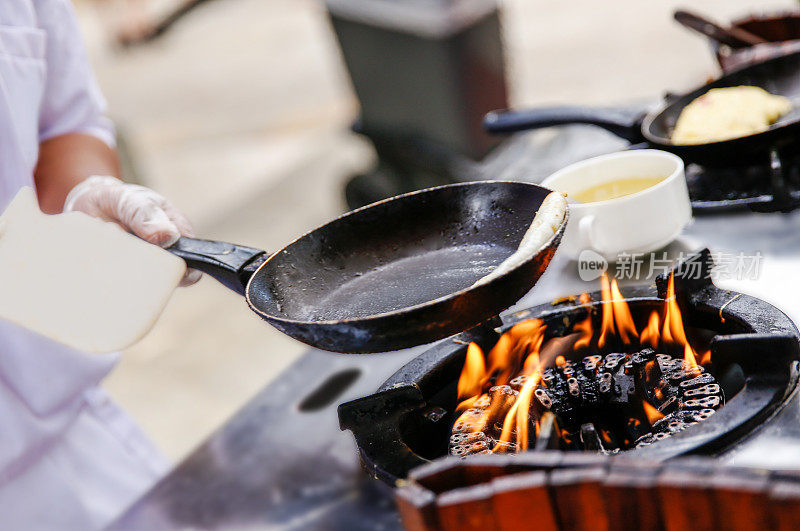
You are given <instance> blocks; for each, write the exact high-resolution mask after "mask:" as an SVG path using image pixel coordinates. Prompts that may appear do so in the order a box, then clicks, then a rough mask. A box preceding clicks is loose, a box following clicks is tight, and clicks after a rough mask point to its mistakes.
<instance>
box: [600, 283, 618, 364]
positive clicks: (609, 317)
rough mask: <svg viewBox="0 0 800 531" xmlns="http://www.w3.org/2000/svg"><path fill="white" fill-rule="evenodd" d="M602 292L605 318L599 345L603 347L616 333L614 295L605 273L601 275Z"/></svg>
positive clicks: (602, 323) (601, 325)
mask: <svg viewBox="0 0 800 531" xmlns="http://www.w3.org/2000/svg"><path fill="white" fill-rule="evenodd" d="M600 292H601V293H602V295H603V319H602V321H601V322H600V337H599V338H598V340H597V346H598V347H600V348H601V349H602V348H604V347H605V346H606V344H607V343H608V338H609V337H610V336H613V335H614V308H613V303H612V302H611V301H612V300H613V297H612V296H611V286H609V284H608V277H607V276H606V274H605V273H603V275H602V276H601V277H600Z"/></svg>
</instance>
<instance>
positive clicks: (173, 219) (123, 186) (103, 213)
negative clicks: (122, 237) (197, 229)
mask: <svg viewBox="0 0 800 531" xmlns="http://www.w3.org/2000/svg"><path fill="white" fill-rule="evenodd" d="M71 211H77V212H83V213H85V214H88V215H90V216H93V217H96V218H99V219H102V220H104V221H112V222H114V223H116V224H118V225H120V226H121V227H122V228H123V229H125V230H127V231H129V232H132V233H134V234H135V235H136V236H138V237H140V238H142V239H143V240H146V241H148V242H150V243H152V244H155V245H158V246H160V247H169V246H170V245H172V244H173V243H175V242H176V241H178V238H180V237H181V236H194V231H193V230H192V225H191V224H190V223H189V220H188V219H186V216H184V215H183V214H182V213H181V212H180V211H179V210H178V209H177V208H175V207H174V206H173V205H172V203H170V202H169V201H168V200H167V199H166V198H165V197H163V196H161V195H160V194H158V193H156V192H154V191H153V190H151V189H149V188H145V187H144V186H138V185H135V184H127V183H124V182H122V181H120V180H119V179H117V178H115V177H109V176H94V177H89V178H88V179H86V180H85V181H83V182H81V183H79V184H78V185H76V186H75V188H73V189H72V190H71V191H70V192H69V194H67V199H66V200H65V201H64V212H71ZM200 275H201V273H200V271H197V270H194V269H187V270H186V274H185V275H184V277H183V280H181V286H189V285H191V284H194V283H195V282H197V281H198V280H200Z"/></svg>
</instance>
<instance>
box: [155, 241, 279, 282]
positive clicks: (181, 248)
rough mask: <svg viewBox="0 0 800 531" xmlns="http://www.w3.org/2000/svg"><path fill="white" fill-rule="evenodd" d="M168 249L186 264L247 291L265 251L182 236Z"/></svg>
mask: <svg viewBox="0 0 800 531" xmlns="http://www.w3.org/2000/svg"><path fill="white" fill-rule="evenodd" d="M167 251H169V252H171V253H172V254H174V255H175V256H179V257H181V258H183V259H184V260H185V261H186V265H187V266H189V267H191V268H193V269H197V270H199V271H202V272H203V273H206V274H208V275H210V276H212V277H214V278H215V279H217V280H218V281H219V282H220V283H221V284H222V285H224V286H225V287H227V288H230V289H231V290H233V291H235V292H236V293H239V294H240V295H243V294H244V290H245V287H246V286H247V281H248V280H249V279H250V276H251V275H252V274H253V273H254V272H255V270H256V269H257V267H254V266H255V265H256V264H257V265H261V264H262V263H263V262H264V259H265V258H266V256H267V253H266V251H262V250H261V249H252V248H250V247H245V246H243V245H236V244H234V243H227V242H218V241H212V240H201V239H198V238H187V237H186V236H183V237H181V238H180V239H179V240H178V241H177V242H175V244H174V245H172V247H168V248H167Z"/></svg>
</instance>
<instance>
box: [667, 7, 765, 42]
mask: <svg viewBox="0 0 800 531" xmlns="http://www.w3.org/2000/svg"><path fill="white" fill-rule="evenodd" d="M673 16H674V17H675V20H676V21H678V22H679V23H680V24H682V25H683V26H686V27H687V28H689V29H692V30H694V31H696V32H698V33H701V34H703V35H705V36H706V37H708V38H709V39H711V40H712V41H716V42H718V43H720V44H727V45H728V46H730V47H732V48H743V47H747V46H753V45H756V44H761V43H764V42H767V41H766V40H764V39H762V38H761V37H759V36H758V35H754V34H752V33H750V32H749V31H747V30H743V29H741V28H737V27H735V26H731V27H730V28H723V27H722V26H720V25H719V24H717V23H715V22H713V21H711V20H709V19H707V18H705V17H703V16H701V15H698V14H697V13H692V12H690V11H684V10H681V9H679V10H678V11H675V14H674V15H673Z"/></svg>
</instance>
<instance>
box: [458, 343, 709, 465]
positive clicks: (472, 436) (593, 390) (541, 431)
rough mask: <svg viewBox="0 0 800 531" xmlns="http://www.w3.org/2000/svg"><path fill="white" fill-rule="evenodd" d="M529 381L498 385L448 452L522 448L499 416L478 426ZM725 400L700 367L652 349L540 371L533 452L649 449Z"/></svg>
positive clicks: (476, 406) (464, 417)
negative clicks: (508, 434)
mask: <svg viewBox="0 0 800 531" xmlns="http://www.w3.org/2000/svg"><path fill="white" fill-rule="evenodd" d="M528 380H529V377H528V376H526V375H524V374H523V375H519V376H517V377H515V378H514V379H512V380H511V381H510V382H509V384H508V385H496V386H493V387H491V388H490V389H489V393H488V394H486V395H484V396H483V397H481V399H479V400H478V401H476V402H475V403H473V404H472V406H471V407H470V408H469V409H467V410H466V411H464V412H463V413H462V414H461V416H460V417H459V418H458V419H457V420H456V422H455V424H454V425H453V430H452V435H451V436H450V454H451V455H457V456H464V455H471V454H479V453H492V450H491V449H492V448H497V449H498V450H500V449H502V451H503V452H517V451H519V448H518V446H517V444H516V443H508V442H504V441H503V440H502V431H503V422H502V420H503V419H502V418H498V417H499V416H498V415H495V416H494V418H491V419H490V422H488V423H487V425H486V426H484V427H482V428H480V429H475V422H477V421H479V420H480V419H481V418H484V417H486V416H487V415H491V413H490V412H489V411H487V410H488V408H490V407H491V406H492V404H495V405H497V404H498V403H499V402H501V401H502V400H510V401H512V402H513V401H514V400H515V399H516V398H517V397H518V396H519V393H520V391H521V390H522V389H523V386H524V385H525V383H526V382H527V381H528ZM723 402H724V398H723V393H722V388H721V386H720V385H719V383H718V382H717V380H716V378H715V377H714V376H713V375H712V374H711V373H708V372H706V371H705V369H704V368H703V367H702V366H698V365H687V364H686V363H685V362H684V360H682V359H678V358H674V357H672V356H670V355H669V354H663V353H662V354H657V353H656V351H655V350H653V349H652V348H645V349H643V350H641V351H640V352H637V353H634V354H625V353H611V354H607V355H605V356H601V355H598V354H595V355H590V356H586V357H584V358H583V359H581V360H579V361H577V362H576V361H567V360H564V361H563V362H562V363H560V364H558V365H557V366H556V367H552V368H549V369H546V370H545V371H543V374H542V381H541V384H540V385H539V386H538V388H537V389H536V390H535V391H534V399H533V401H532V404H531V407H532V408H533V409H534V413H533V415H532V418H538V419H544V420H542V421H541V422H539V423H537V425H536V426H531V427H530V429H535V430H536V431H537V435H536V441H537V442H536V444H535V447H536V448H551V449H561V450H595V451H599V452H602V453H616V452H618V451H620V450H629V449H631V448H638V447H644V446H649V445H651V444H653V443H654V442H656V441H659V440H663V439H665V438H667V437H669V436H670V435H673V434H675V433H678V432H680V431H682V430H684V429H686V428H688V427H689V426H692V425H693V424H696V423H697V422H702V421H704V420H707V419H708V418H709V417H710V416H711V415H712V414H714V412H715V411H716V410H717V409H719V407H720V406H721V405H722V404H723ZM498 409H499V408H498ZM548 414H551V415H552V418H551V417H550V416H548Z"/></svg>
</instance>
